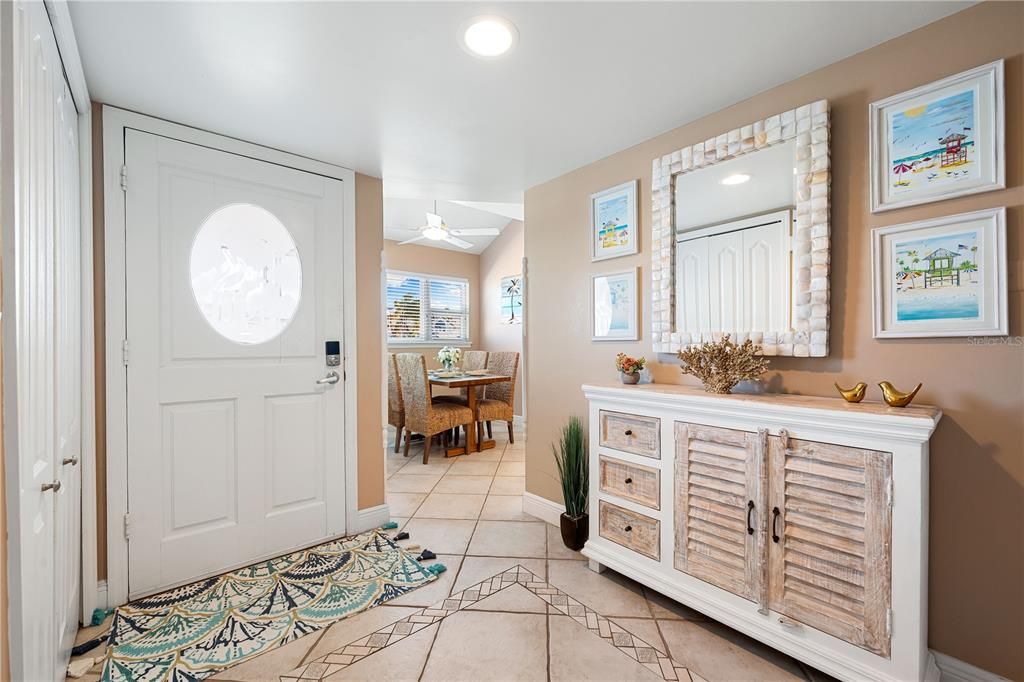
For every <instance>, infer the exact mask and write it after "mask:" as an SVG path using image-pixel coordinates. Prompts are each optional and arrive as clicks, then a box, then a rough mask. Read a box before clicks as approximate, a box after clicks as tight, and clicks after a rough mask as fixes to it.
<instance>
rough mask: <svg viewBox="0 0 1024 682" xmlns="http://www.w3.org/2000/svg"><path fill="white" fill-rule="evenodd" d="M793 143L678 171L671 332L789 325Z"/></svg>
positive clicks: (702, 332) (702, 334) (711, 332)
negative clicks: (673, 311)
mask: <svg viewBox="0 0 1024 682" xmlns="http://www.w3.org/2000/svg"><path fill="white" fill-rule="evenodd" d="M794 153H795V143H794V142H789V143H787V144H781V145H778V146H775V147H769V148H767V149H763V150H760V151H758V152H756V153H751V154H747V155H744V156H742V157H739V158H736V159H732V160H729V161H725V162H722V163H719V164H715V165H712V166H708V167H706V168H702V169H700V170H697V171H693V172H690V173H685V174H682V175H679V176H677V178H676V181H675V182H676V184H675V199H676V214H675V227H676V266H675V267H676V273H675V274H676V276H675V285H676V320H675V323H676V331H678V332H683V333H687V334H690V335H694V334H697V335H700V337H702V338H705V339H710V338H711V337H712V336H713V335H715V334H718V333H729V334H733V335H736V334H747V333H751V332H768V331H778V330H786V329H790V328H791V327H792V319H793V314H792V313H793V307H792V306H793V301H792V293H791V289H792V265H793V264H792V246H791V239H792V233H793V211H792V208H793V206H794V205H795V204H796V192H795V171H794Z"/></svg>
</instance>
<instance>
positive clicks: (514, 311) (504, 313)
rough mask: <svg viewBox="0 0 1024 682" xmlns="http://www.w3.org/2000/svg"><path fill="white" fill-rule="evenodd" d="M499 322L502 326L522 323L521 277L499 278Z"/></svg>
mask: <svg viewBox="0 0 1024 682" xmlns="http://www.w3.org/2000/svg"><path fill="white" fill-rule="evenodd" d="M501 321H502V323H503V324H522V323H523V276H522V275H512V276H511V277H502V278H501Z"/></svg>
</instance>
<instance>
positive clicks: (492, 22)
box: [459, 16, 519, 59]
mask: <svg viewBox="0 0 1024 682" xmlns="http://www.w3.org/2000/svg"><path fill="white" fill-rule="evenodd" d="M518 39H519V31H517V30H516V27H515V25H514V24H513V23H512V22H511V21H509V20H508V19H505V18H504V17H496V16H481V17H473V18H472V19H470V20H469V21H467V22H465V23H464V24H463V25H462V26H461V27H460V29H459V42H460V43H461V44H462V47H463V49H464V50H466V51H467V52H469V53H470V54H472V55H473V56H475V57H482V58H484V59H494V58H496V57H500V56H501V55H503V54H505V53H506V52H508V51H509V50H511V49H512V48H513V47H515V44H516V42H517V40H518Z"/></svg>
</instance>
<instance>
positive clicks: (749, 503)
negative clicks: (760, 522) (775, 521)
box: [747, 500, 754, 535]
mask: <svg viewBox="0 0 1024 682" xmlns="http://www.w3.org/2000/svg"><path fill="white" fill-rule="evenodd" d="M753 513H754V501H753V500H747V535H753V534H754V526H753V524H751V522H750V515H751V514H753Z"/></svg>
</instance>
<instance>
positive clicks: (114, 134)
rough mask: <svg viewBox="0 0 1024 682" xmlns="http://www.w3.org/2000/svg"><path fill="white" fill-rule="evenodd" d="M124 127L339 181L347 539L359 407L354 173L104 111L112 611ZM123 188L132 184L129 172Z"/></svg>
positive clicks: (121, 404)
mask: <svg viewBox="0 0 1024 682" xmlns="http://www.w3.org/2000/svg"><path fill="white" fill-rule="evenodd" d="M126 128H131V129H134V130H140V131H143V132H147V133H152V134H154V135H162V136H164V137H168V138H172V139H175V140H180V141H182V142H190V143H192V144H196V145H200V146H203V147H208V148H210V149H216V150H219V151H223V152H228V153H231V154H238V155H240V156H245V157H248V158H252V159H257V160H260V161H266V162H269V163H274V164H277V165H280V166H286V167H288V168H294V169H296V170H300V171H305V172H308V173H313V174H316V175H322V176H325V177H329V178H334V179H336V180H341V181H342V187H343V195H342V196H343V202H344V206H343V208H342V215H343V220H344V226H343V235H342V249H343V254H342V259H343V260H342V268H343V277H344V280H343V281H344V284H343V289H344V291H343V292H342V293H343V306H344V318H345V319H344V334H343V336H342V338H343V346H344V361H343V362H344V364H343V368H344V370H345V373H346V377H345V382H344V386H345V417H344V418H345V438H344V449H345V453H344V460H345V523H346V530H347V532H353V531H354V530H357V529H358V530H362V529H361V528H358V525H359V513H358V487H357V481H358V474H357V469H356V467H357V453H358V448H357V443H356V441H357V434H358V421H357V406H358V399H357V396H356V386H357V383H356V382H357V377H356V365H357V363H356V361H355V358H356V257H355V247H356V210H355V208H356V192H355V173H354V172H353V171H351V170H349V169H347V168H341V167H340V166H334V165H331V164H327V163H323V162H320V161H314V160H313V159H308V158H306V157H302V156H297V155H295V154H289V153H287V152H282V151H278V150H276V149H271V148H269V147H262V146H260V145H256V144H252V143H249V142H242V141H241V140H237V139H234V138H230V137H224V136H222V135H217V134H214V133H210V132H206V131H204V130H198V129H196V128H189V127H187V126H183V125H179V124H177V123H170V122H168V121H164V120H162V119H157V118H152V117H150V116H145V115H142V114H137V113H134V112H130V111H125V110H123V109H117V108H115V107H111V106H104V107H103V199H104V205H103V225H104V228H103V232H104V235H105V240H106V243H105V248H104V252H105V262H106V278H105V280H106V295H105V300H106V314H107V318H106V329H105V334H106V340H105V355H106V360H107V368H106V370H107V371H106V377H107V391H106V397H107V474H106V476H107V598H108V602H109V603H110V604H112V605H119V604H123V603H125V602H126V601H127V600H128V542H127V540H126V539H125V528H124V518H125V514H127V513H128V451H127V443H128V411H127V407H128V405H127V402H128V390H127V386H128V383H127V382H128V374H127V368H126V367H125V364H124V361H123V355H122V345H121V344H122V341H123V340H124V338H125V335H126V330H127V320H126V317H125V200H124V193H123V191H122V189H121V168H122V165H123V164H124V158H125V149H124V131H125V129H126ZM128 173H129V176H128V178H127V182H128V183H131V175H130V173H131V170H130V169H129V171H128Z"/></svg>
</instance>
